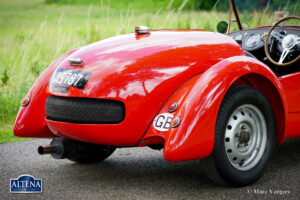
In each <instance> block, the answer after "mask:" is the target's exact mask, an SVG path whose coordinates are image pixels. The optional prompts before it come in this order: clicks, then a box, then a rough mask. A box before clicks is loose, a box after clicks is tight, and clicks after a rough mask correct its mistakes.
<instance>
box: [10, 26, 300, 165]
mask: <svg viewBox="0 0 300 200" xmlns="http://www.w3.org/2000/svg"><path fill="white" fill-rule="evenodd" d="M70 57H77V58H81V59H82V61H83V63H84V64H83V65H82V66H70V64H69V63H68V58H70ZM61 68H63V69H80V70H83V71H86V72H90V73H91V77H90V79H89V80H88V82H87V83H86V85H85V87H84V89H78V88H74V87H70V88H69V90H68V92H67V93H59V92H55V91H54V90H53V87H52V86H49V81H50V78H51V76H52V74H53V73H54V71H55V70H57V69H61ZM234 84H237V85H249V86H252V87H254V88H256V89H258V90H260V91H261V92H262V93H263V94H264V95H265V96H266V97H267V99H268V101H269V102H270V104H271V106H272V108H273V112H274V117H275V121H276V132H277V134H276V138H277V144H278V145H280V144H281V143H282V142H283V141H284V140H285V139H286V138H293V137H300V131H299V129H298V126H297V125H298V124H299V123H300V103H299V100H298V99H300V89H299V85H300V72H296V73H292V74H288V75H284V76H281V77H277V76H276V75H275V74H274V72H273V71H272V70H271V69H270V68H269V67H268V66H266V65H265V64H264V63H262V62H260V61H258V60H257V59H254V58H251V57H248V56H246V55H245V53H244V51H243V49H242V48H241V47H240V45H239V44H238V43H237V42H236V41H234V40H233V39H232V38H231V37H229V36H228V35H223V34H219V33H213V32H207V31H203V30H192V31H190V30H162V31H152V32H151V33H149V34H142V35H138V34H134V33H132V34H127V35H122V36H117V37H114V38H110V39H106V40H103V41H100V42H97V43H94V44H91V45H88V46H86V47H82V48H79V49H75V50H73V51H70V52H68V53H66V54H65V55H63V56H62V57H61V58H59V59H58V60H56V61H55V62H53V63H52V64H51V65H50V66H49V67H48V68H47V69H46V70H45V71H44V72H43V73H42V74H41V76H40V77H39V78H38V80H37V81H36V82H35V83H34V85H33V86H32V88H31V89H30V91H29V92H28V94H27V96H28V97H29V98H30V102H29V104H28V105H27V106H22V107H21V108H20V110H19V113H18V116H17V119H16V122H15V125H14V134H15V135H16V136H19V137H37V138H54V137H56V136H60V137H63V138H68V139H72V140H77V141H83V142H88V143H95V144H105V145H113V146H147V145H152V144H161V143H163V144H164V157H165V159H166V160H168V161H183V160H190V159H198V158H205V157H208V156H209V155H210V154H211V152H212V150H213V148H214V134H215V125H216V118H217V115H218V111H219V107H220V105H221V102H222V99H223V98H224V96H225V94H226V92H227V91H228V89H229V88H230V87H231V86H232V85H234ZM51 95H54V96H64V97H81V98H97V99H112V100H118V101H121V102H123V103H124V105H125V110H126V114H125V118H124V120H123V121H122V122H121V123H118V124H80V123H70V122H59V121H54V120H49V119H46V114H45V102H46V99H47V98H48V97H49V96H51ZM174 102H176V103H178V105H179V106H178V108H177V110H176V111H175V112H174V113H172V115H173V116H174V117H180V119H181V123H180V125H179V126H177V127H175V128H171V127H170V128H169V129H168V131H166V132H161V131H158V130H157V129H155V128H154V126H153V120H154V118H155V117H156V116H158V115H159V114H161V113H168V106H169V105H170V104H172V103H174Z"/></svg>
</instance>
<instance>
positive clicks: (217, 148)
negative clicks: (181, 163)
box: [204, 85, 276, 187]
mask: <svg viewBox="0 0 300 200" xmlns="http://www.w3.org/2000/svg"><path fill="white" fill-rule="evenodd" d="M243 105H253V106H254V107H255V108H258V110H259V111H260V112H261V113H262V115H263V117H264V119H265V120H261V121H262V122H261V124H262V126H264V127H266V129H261V130H267V131H262V132H266V133H263V134H262V135H264V136H261V137H264V140H263V139H262V140H261V141H265V142H264V143H263V144H264V145H263V148H262V149H264V151H262V152H261V153H260V154H259V155H260V156H257V159H256V160H255V162H254V161H253V163H254V164H253V166H252V168H249V169H247V170H243V169H242V168H243V165H244V163H243V162H244V161H241V162H240V164H241V165H240V168H239V167H234V165H235V164H234V163H233V162H234V161H233V160H230V153H231V152H229V151H228V150H226V147H227V146H226V145H228V143H226V142H228V141H227V139H228V137H227V136H228V135H227V136H226V140H225V134H226V133H225V132H226V129H228V123H230V121H229V120H230V119H231V117H232V115H233V113H236V112H237V111H236V110H237V109H238V108H240V107H241V106H243ZM241 113H242V112H241ZM262 115H261V116H262ZM249 116H250V117H251V114H249ZM234 117H235V118H236V116H235V115H234ZM235 118H234V119H235ZM254 118H255V117H254ZM243 123H244V122H243ZM241 126H243V125H240V124H238V125H237V127H241ZM229 128H230V127H229ZM242 129H244V127H243V128H241V129H240V134H239V135H241V134H243V135H244V133H242V131H241V130H242ZM228 132H229V131H227V134H228ZM232 132H234V131H232ZM246 133H249V134H250V137H253V136H252V135H254V134H253V133H250V131H249V132H246ZM232 134H235V133H232ZM249 134H248V135H249ZM239 135H238V136H239ZM257 135H261V134H259V133H258V134H257ZM238 136H236V135H235V136H232V137H238ZM258 137H260V136H257V138H258ZM236 140H237V141H238V142H237V143H240V142H241V141H242V142H244V143H243V145H240V144H237V148H236V150H235V151H236V152H237V151H238V148H240V147H241V148H247V146H248V142H245V141H246V140H245V141H244V140H243V138H241V139H240V137H238V139H236ZM275 140H276V127H275V120H274V115H273V111H272V108H271V105H270V103H269V102H268V100H267V98H266V97H265V96H264V94H263V93H261V92H260V91H258V90H256V89H255V88H253V87H249V86H241V85H233V86H232V87H231V88H230V89H229V90H228V92H227V94H226V95H225V97H224V99H223V101H222V104H221V106H220V109H219V113H218V117H217V121H216V128H215V142H214V150H213V153H212V154H211V155H210V157H209V158H207V159H206V160H205V161H204V163H205V164H204V170H205V172H206V174H207V175H208V177H209V178H210V179H211V180H212V181H214V182H216V183H217V184H221V185H227V186H233V187H241V186H246V185H249V184H252V183H254V182H255V181H257V180H258V179H259V178H260V177H261V176H262V175H263V174H264V172H265V170H266V168H267V165H268V162H269V160H270V157H271V155H272V153H273V150H274V147H275ZM233 141H235V140H234V139H233ZM250 141H251V142H252V141H254V139H253V140H250ZM249 148H250V145H249ZM250 158H251V154H250V156H249V158H248V159H249V160H250ZM252 159H255V156H253V158H252Z"/></svg>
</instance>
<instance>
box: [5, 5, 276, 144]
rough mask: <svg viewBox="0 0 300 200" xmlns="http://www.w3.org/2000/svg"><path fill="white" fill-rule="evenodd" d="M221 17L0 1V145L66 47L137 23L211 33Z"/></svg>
mask: <svg viewBox="0 0 300 200" xmlns="http://www.w3.org/2000/svg"><path fill="white" fill-rule="evenodd" d="M183 6H184V5H183ZM242 18H243V19H246V20H248V22H249V23H248V25H249V26H250V27H253V26H256V25H263V24H272V22H273V17H271V14H270V13H268V12H265V13H263V17H261V13H258V12H254V13H251V16H250V17H246V15H245V16H243V17H242ZM220 19H227V13H216V12H207V11H194V10H191V11H184V10H182V9H171V8H170V9H167V10H166V9H165V10H160V9H157V10H151V9H150V10H148V11H147V10H145V9H144V10H139V9H133V8H131V7H130V6H128V7H124V8H123V9H117V8H115V7H110V6H107V5H101V4H97V5H65V4H62V5H61V4H48V3H45V1H44V0H26V1H24V0H10V1H7V0H0V143H3V142H11V141H17V140H20V138H16V137H14V136H13V134H12V125H13V122H14V120H15V117H16V114H17V112H18V109H19V105H20V101H21V99H22V98H23V97H24V96H25V95H26V93H27V91H28V90H29V88H30V87H31V86H32V84H33V83H34V81H35V80H36V78H37V77H38V76H39V74H40V73H41V72H42V71H43V70H44V69H45V68H46V67H47V66H48V65H49V64H50V63H51V62H52V61H53V60H55V59H56V58H58V57H59V56H60V55H62V54H63V53H65V52H67V51H68V50H71V49H74V48H77V47H80V46H84V45H87V44H89V43H92V42H95V41H98V40H102V39H105V38H108V37H111V36H114V35H120V34H124V33H128V32H133V30H134V27H135V26H136V25H146V26H149V27H151V28H152V29H160V28H187V29H190V28H202V29H206V30H211V31H214V30H215V27H216V24H217V22H218V21H219V20H220Z"/></svg>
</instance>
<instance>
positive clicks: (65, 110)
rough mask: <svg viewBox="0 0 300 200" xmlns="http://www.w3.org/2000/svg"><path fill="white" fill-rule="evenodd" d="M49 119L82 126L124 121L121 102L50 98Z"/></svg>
mask: <svg viewBox="0 0 300 200" xmlns="http://www.w3.org/2000/svg"><path fill="white" fill-rule="evenodd" d="M45 111H46V116H47V119H50V120H54V121H61V122H73V123H80V124H117V123H120V122H122V121H123V120H124V117H125V106H124V104H123V103H122V102H120V101H114V100H107V99H91V98H70V97H57V96H50V97H48V98H47V100H46V105H45Z"/></svg>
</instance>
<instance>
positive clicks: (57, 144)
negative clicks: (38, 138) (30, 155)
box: [37, 138, 72, 159]
mask: <svg viewBox="0 0 300 200" xmlns="http://www.w3.org/2000/svg"><path fill="white" fill-rule="evenodd" d="M37 150H38V153H39V154H40V155H46V154H51V156H52V157H54V158H57V159H62V158H65V157H66V156H68V154H70V151H72V145H70V142H69V141H68V140H64V139H62V138H54V139H53V140H52V141H51V143H50V145H48V146H39V147H38V149H37Z"/></svg>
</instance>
